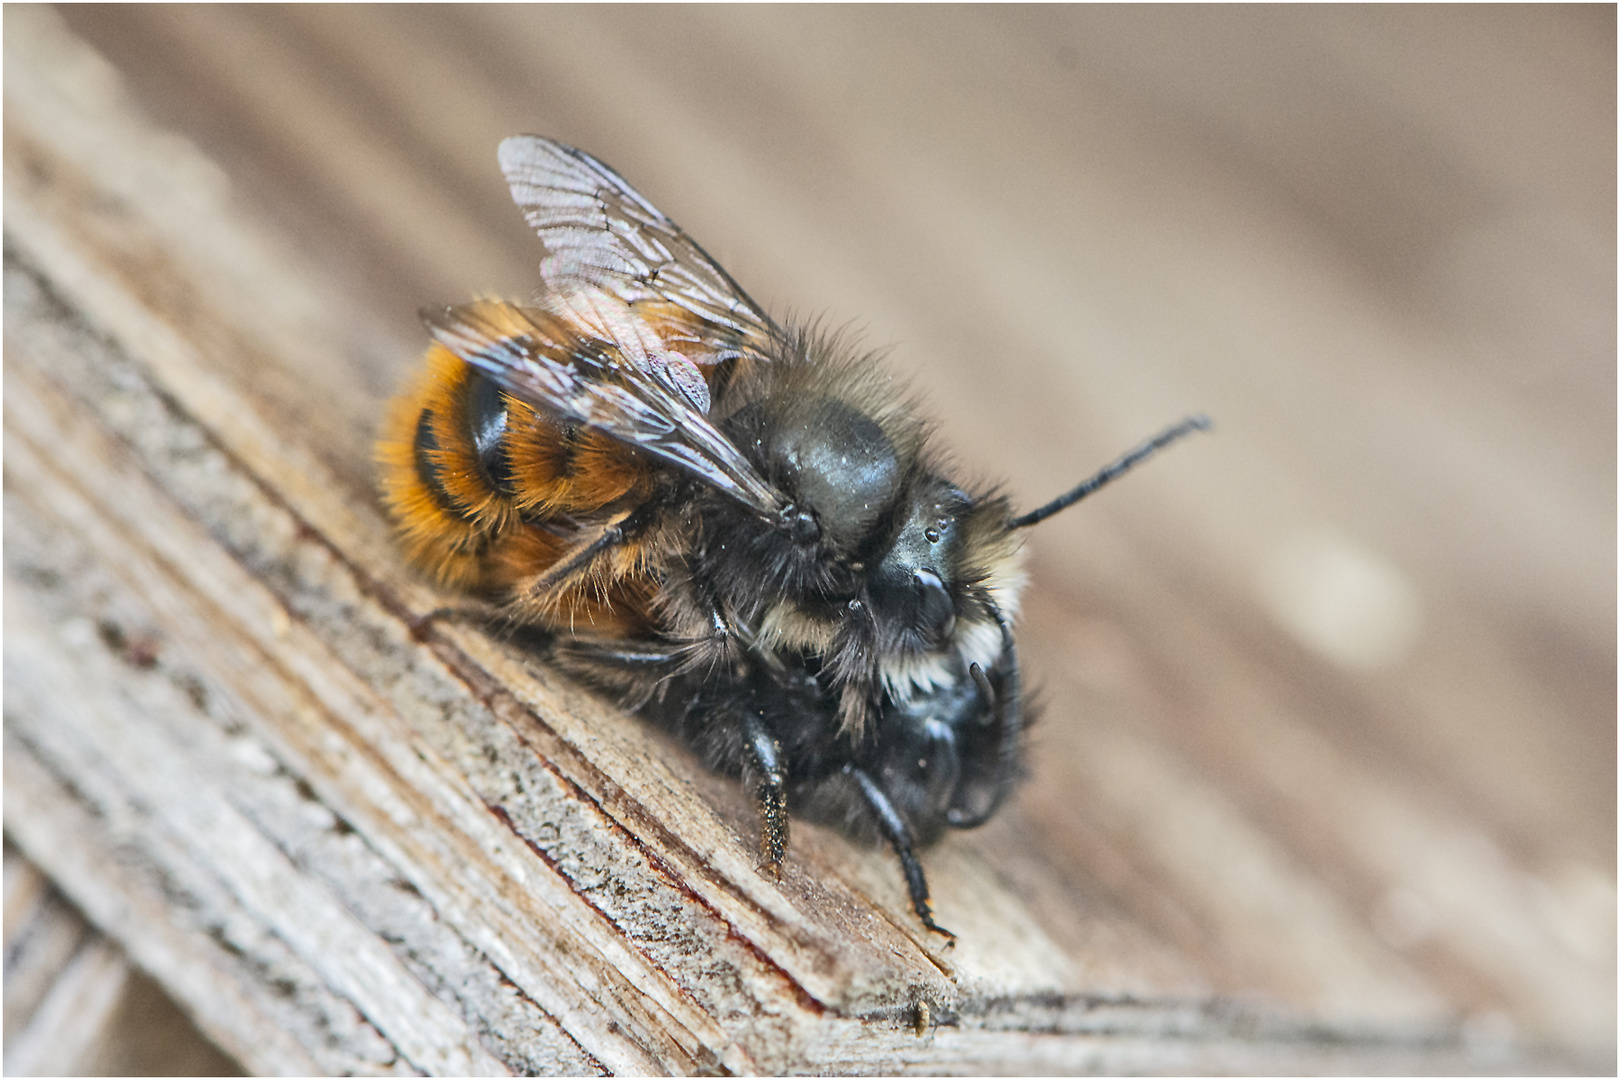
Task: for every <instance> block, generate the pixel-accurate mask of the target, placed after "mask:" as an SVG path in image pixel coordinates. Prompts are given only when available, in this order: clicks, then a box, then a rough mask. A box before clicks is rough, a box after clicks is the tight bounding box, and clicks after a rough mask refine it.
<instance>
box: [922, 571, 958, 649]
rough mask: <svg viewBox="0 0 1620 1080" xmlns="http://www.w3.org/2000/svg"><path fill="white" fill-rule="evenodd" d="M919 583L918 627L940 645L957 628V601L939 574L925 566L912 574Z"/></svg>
mask: <svg viewBox="0 0 1620 1080" xmlns="http://www.w3.org/2000/svg"><path fill="white" fill-rule="evenodd" d="M912 580H913V581H915V582H916V584H917V597H918V604H917V622H918V629H919V630H920V631H922V633H923V634H924V635H925V636H926V637H927V638H928V640H929V642H930V643H931V644H934V645H939V644H942V643H944V642H945V641H947V640H949V638H950V636H951V632H952V631H953V630H955V629H956V603H955V602H954V601H953V600H952V599H951V594H950V591H949V590H947V589H946V588H945V582H943V581H941V580H940V577H939V575H938V574H936V573H935V572H934V571H932V570H930V569H929V568H928V567H926V566H924V567H921V568H919V569H918V570H917V571H915V572H914V573H913V574H912Z"/></svg>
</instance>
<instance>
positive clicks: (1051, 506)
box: [1007, 413, 1209, 529]
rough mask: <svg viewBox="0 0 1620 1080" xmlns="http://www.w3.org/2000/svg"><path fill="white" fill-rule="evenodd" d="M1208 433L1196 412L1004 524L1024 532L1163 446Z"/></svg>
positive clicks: (1206, 423) (1202, 417)
mask: <svg viewBox="0 0 1620 1080" xmlns="http://www.w3.org/2000/svg"><path fill="white" fill-rule="evenodd" d="M1208 430H1209V417H1207V416H1205V415H1203V414H1202V413H1199V414H1198V415H1197V416H1189V417H1187V419H1185V420H1183V421H1182V422H1181V423H1179V424H1176V425H1174V426H1173V427H1168V428H1165V429H1164V430H1163V431H1161V432H1159V433H1158V434H1157V435H1155V436H1153V438H1151V439H1149V440H1148V441H1147V442H1145V443H1143V444H1142V445H1141V446H1138V447H1137V448H1136V449H1135V450H1132V451H1131V452H1130V453H1128V454H1126V455H1125V456H1124V457H1122V458H1120V459H1119V460H1118V461H1116V462H1114V463H1113V464H1112V465H1104V466H1103V467H1102V468H1101V469H1099V470H1098V471H1097V474H1096V475H1095V476H1093V477H1092V478H1091V479H1089V480H1086V481H1084V482H1082V483H1081V484H1080V486H1079V487H1077V488H1075V489H1074V490H1073V491H1069V492H1066V493H1064V494H1062V495H1059V496H1058V497H1057V498H1055V499H1053V500H1052V501H1051V502H1049V503H1047V504H1046V505H1045V506H1043V507H1041V508H1040V509H1039V510H1031V511H1030V512H1029V513H1027V514H1024V515H1023V516H1021V517H1015V518H1013V519H1012V520H1011V521H1009V522H1007V527H1008V528H1009V529H1024V528H1028V527H1029V526H1031V525H1036V524H1039V523H1040V522H1042V521H1045V520H1046V519H1047V518H1049V517H1051V516H1052V515H1053V514H1055V513H1057V512H1058V511H1059V510H1067V509H1068V508H1069V507H1071V506H1073V505H1074V504H1075V503H1077V502H1079V501H1080V500H1081V499H1083V498H1085V497H1086V496H1087V495H1090V494H1091V493H1092V492H1093V491H1096V490H1097V489H1098V488H1100V487H1102V486H1103V485H1104V484H1106V483H1108V482H1109V481H1110V480H1117V479H1118V478H1119V477H1121V476H1123V475H1124V474H1125V473H1128V472H1130V471H1131V470H1132V469H1133V468H1135V467H1136V466H1138V465H1140V464H1142V462H1144V461H1146V460H1147V459H1148V458H1150V457H1152V456H1153V455H1154V454H1156V453H1158V452H1159V451H1160V450H1163V449H1164V448H1165V447H1166V446H1169V445H1170V444H1171V443H1173V442H1175V441H1176V440H1177V439H1179V438H1181V437H1182V436H1183V435H1190V434H1192V433H1193V432H1195V431H1208Z"/></svg>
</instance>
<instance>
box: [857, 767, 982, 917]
mask: <svg viewBox="0 0 1620 1080" xmlns="http://www.w3.org/2000/svg"><path fill="white" fill-rule="evenodd" d="M844 771H845V772H846V773H848V774H849V776H850V777H851V778H852V779H853V780H854V781H855V784H856V786H857V787H859V788H860V791H861V797H862V798H863V799H865V800H866V805H867V808H868V809H870V810H871V811H872V815H873V816H874V817H875V818H877V825H878V830H879V831H880V832H881V833H882V834H883V837H884V839H886V840H887V841H888V842H889V846H890V847H892V848H894V853H895V854H896V855H898V856H899V857H900V869H901V870H903V871H904V872H905V875H906V891H907V892H909V893H910V894H911V909H912V910H913V911H915V912H916V913H917V918H918V919H920V920H922V924H923V925H924V926H926V927H928V929H930V930H932V931H933V932H934V933H936V934H940V935H942V936H943V937H945V938H948V939H949V941H950V942H954V941H955V940H956V935H955V934H953V933H951V932H950V931H949V930H947V929H945V928H944V927H943V926H941V925H939V924H938V923H936V922H935V921H934V913H933V911H932V910H931V909H930V908H929V906H928V879H927V878H926V877H925V876H923V868H922V863H920V862H918V861H917V856H916V854H915V852H914V851H913V850H912V849H913V848H914V847H915V846H916V839H915V837H914V836H913V835H912V832H911V826H910V825H908V824H907V823H906V819H905V818H904V817H902V816H901V814H900V811H899V810H896V809H895V806H894V803H893V801H892V800H890V798H889V796H888V793H887V792H885V791H884V790H883V789H882V788H881V787H879V786H878V782H877V781H876V780H873V779H872V777H871V776H870V775H869V774H868V773H867V772H866V770H865V769H858V768H856V767H855V766H853V765H846V766H844ZM948 943H949V942H948Z"/></svg>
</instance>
